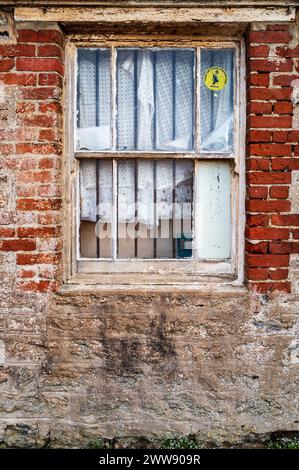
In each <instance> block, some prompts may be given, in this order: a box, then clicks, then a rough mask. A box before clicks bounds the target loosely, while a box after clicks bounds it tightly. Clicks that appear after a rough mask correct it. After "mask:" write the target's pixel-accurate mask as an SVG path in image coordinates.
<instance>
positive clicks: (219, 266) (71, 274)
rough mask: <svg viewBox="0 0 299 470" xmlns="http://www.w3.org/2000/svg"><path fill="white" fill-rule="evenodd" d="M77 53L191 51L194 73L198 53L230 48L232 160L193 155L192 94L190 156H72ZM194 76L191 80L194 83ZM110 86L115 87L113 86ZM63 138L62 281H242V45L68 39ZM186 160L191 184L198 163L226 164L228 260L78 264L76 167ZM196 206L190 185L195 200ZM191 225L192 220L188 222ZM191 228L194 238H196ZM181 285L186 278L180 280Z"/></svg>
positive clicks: (94, 261)
mask: <svg viewBox="0 0 299 470" xmlns="http://www.w3.org/2000/svg"><path fill="white" fill-rule="evenodd" d="M79 47H86V48H92V47H103V48H105V47H109V48H117V47H171V48H175V47H176V48H195V49H196V67H197V68H199V67H200V48H218V49H219V48H234V49H235V51H236V56H235V57H236V66H235V67H236V76H235V113H234V129H235V131H234V135H235V145H234V150H235V153H234V154H224V153H219V154H215V153H208V152H201V151H200V149H199V132H200V126H198V125H197V120H198V117H199V116H200V108H199V106H200V103H199V96H198V95H199V93H198V92H197V96H196V98H195V100H196V116H195V129H196V135H195V141H196V143H197V144H196V149H195V151H188V152H184V153H183V154H182V153H173V152H165V151H163V152H157V151H155V152H153V153H144V152H138V151H130V152H125V151H121V152H119V151H116V152H113V151H108V152H107V151H97V152H93V151H87V152H76V149H75V135H76V119H75V115H76V90H77V87H76V76H77V68H76V67H77V61H76V51H77V48H79ZM112 58H113V60H112V74H115V68H116V67H115V54H113V53H112ZM197 76H198V74H196V77H195V80H196V79H197ZM114 83H115V82H114ZM197 90H199V87H197ZM115 94H116V90H115V85H114V87H113V91H112V98H113V100H112V106H114V103H115ZM65 105H66V113H65V132H66V146H65V155H66V160H65V163H66V178H65V184H66V190H67V194H68V197H67V201H66V207H65V209H66V244H65V246H66V250H65V264H66V270H65V279H66V280H70V279H75V278H76V277H78V275H79V277H81V278H82V277H83V278H84V277H85V276H86V277H89V278H90V276H92V277H93V280H96V278H97V276H102V275H103V274H111V275H115V276H116V275H117V274H120V275H121V273H127V274H131V273H132V274H133V273H139V274H141V276H143V277H148V278H150V277H152V278H153V277H154V278H155V279H158V281H159V282H163V279H165V274H169V275H170V276H171V275H179V276H180V279H182V276H183V277H184V276H187V277H188V279H190V276H192V277H193V276H195V278H196V279H197V278H198V279H199V278H201V277H202V276H203V277H204V278H205V279H206V277H207V276H208V277H209V276H210V277H214V276H216V278H218V279H220V280H223V278H227V279H229V280H231V281H232V280H235V281H236V282H237V283H240V282H242V281H243V264H244V255H243V252H244V234H243V232H244V219H245V217H244V199H245V194H244V193H245V181H244V176H245V170H244V154H245V150H244V147H245V113H246V107H245V54H244V43H243V41H242V39H239V40H236V39H235V38H233V39H230V38H226V39H224V38H221V42H220V41H219V40H214V39H213V40H211V41H210V40H208V39H207V38H203V39H201V38H200V37H196V38H194V37H187V36H182V37H180V36H175V37H171V36H168V37H165V39H164V38H163V39H161V36H159V37H156V36H155V35H153V36H146V38H142V37H141V36H140V35H139V36H137V35H136V36H134V35H130V36H127V35H119V36H117V35H113V37H112V38H108V39H107V37H106V36H104V37H101V36H98V37H97V38H96V39H94V38H93V39H92V41H91V40H84V39H78V38H75V39H72V40H69V41H68V42H67V47H66V94H65ZM136 156H138V158H153V159H154V158H187V159H190V158H191V159H192V160H194V162H195V178H194V179H195V180H196V177H197V174H198V168H199V165H200V161H201V160H209V159H220V160H225V159H227V160H229V161H231V162H232V188H231V194H232V197H231V204H232V206H231V214H232V245H231V246H232V254H231V259H230V260H204V261H203V260H199V259H171V260H167V259H154V260H144V259H134V260H123V259H117V260H113V261H110V260H107V259H106V260H105V259H80V257H79V240H78V221H79V200H78V199H79V197H78V196H79V194H78V187H79V182H78V175H79V161H80V159H83V158H113V157H115V158H136ZM194 199H195V200H196V185H195V195H194ZM194 221H195V224H196V214H195V216H194ZM196 230H197V229H196V226H195V230H194V234H195V235H196ZM186 279H187V278H186Z"/></svg>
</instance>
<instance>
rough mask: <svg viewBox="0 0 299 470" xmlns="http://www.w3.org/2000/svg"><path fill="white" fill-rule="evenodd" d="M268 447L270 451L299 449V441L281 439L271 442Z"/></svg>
mask: <svg viewBox="0 0 299 470" xmlns="http://www.w3.org/2000/svg"><path fill="white" fill-rule="evenodd" d="M268 447H269V449H299V440H298V439H292V440H291V439H280V440H277V441H271V442H270V443H269V446H268Z"/></svg>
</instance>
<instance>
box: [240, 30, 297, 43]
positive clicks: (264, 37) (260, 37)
mask: <svg viewBox="0 0 299 470" xmlns="http://www.w3.org/2000/svg"><path fill="white" fill-rule="evenodd" d="M290 40H291V35H290V33H289V32H288V31H250V33H249V41H250V42H251V43H257V44H273V43H279V44H287V43H288V42H289V41H290Z"/></svg>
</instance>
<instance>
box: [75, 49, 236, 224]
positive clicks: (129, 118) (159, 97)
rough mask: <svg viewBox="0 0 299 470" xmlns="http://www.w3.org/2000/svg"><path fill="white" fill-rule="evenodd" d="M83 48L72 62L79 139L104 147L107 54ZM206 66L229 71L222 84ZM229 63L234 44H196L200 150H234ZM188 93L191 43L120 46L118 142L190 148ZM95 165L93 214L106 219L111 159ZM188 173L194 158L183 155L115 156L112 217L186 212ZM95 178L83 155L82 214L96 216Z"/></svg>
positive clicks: (150, 218)
mask: <svg viewBox="0 0 299 470" xmlns="http://www.w3.org/2000/svg"><path fill="white" fill-rule="evenodd" d="M82 51H83V52H81V53H79V62H78V64H79V86H78V103H79V106H78V126H79V129H78V145H79V148H87V149H89V150H102V149H106V148H109V149H110V148H111V142H110V120H111V117H110V115H111V111H110V109H111V103H110V88H111V87H110V55H109V52H108V51H107V50H98V52H97V51H95V50H82ZM97 54H98V55H97ZM211 66H218V67H222V68H223V69H224V70H225V71H226V73H227V77H228V80H227V84H226V86H225V87H224V88H223V89H222V90H220V91H218V92H215V91H211V90H209V89H208V88H207V87H206V86H205V84H204V80H203V76H204V73H205V72H206V70H207V69H208V68H209V67H211ZM233 67H234V53H233V50H232V49H224V50H220V49H219V50H213V51H212V50H211V49H206V50H203V51H202V54H201V73H202V77H201V103H200V104H201V136H202V149H203V150H207V151H226V152H228V151H231V150H232V147H233V137H232V135H233V134H232V129H233V119H232V116H233ZM97 68H98V70H97ZM97 79H98V82H97ZM97 93H98V95H99V96H98V97H97V96H96V95H97ZM194 93H195V91H194V51H193V50H179V49H176V50H151V49H147V50H141V49H138V50H133V49H118V51H117V116H116V117H117V129H116V132H117V149H118V150H140V151H147V150H148V151H155V150H162V151H163V150H168V151H182V152H183V151H186V150H192V148H193V132H194V129H193V128H194ZM99 165H100V166H99V183H98V184H99V202H100V204H99V206H98V209H97V210H98V216H99V218H100V220H102V221H103V222H111V217H112V164H111V161H110V162H109V161H105V162H104V161H101V162H100V164H99ZM192 172H193V164H192V162H189V161H187V160H184V161H180V162H176V164H175V165H174V163H173V160H159V161H157V162H156V163H154V162H153V161H152V160H151V161H145V160H138V162H137V167H135V162H134V161H132V160H130V161H129V160H125V161H119V162H118V221H119V222H133V221H135V212H136V211H137V220H138V221H139V222H143V223H144V224H146V225H147V226H148V227H151V226H153V225H156V224H157V223H158V219H170V218H173V217H176V218H177V217H179V213H181V209H182V207H184V211H185V214H182V217H184V218H188V217H191V202H192ZM135 180H136V181H135ZM96 184H97V183H96V162H94V161H84V162H83V161H82V162H81V165H80V187H81V218H82V219H83V220H92V221H96V193H97V191H96ZM154 187H155V189H156V194H155V195H154ZM173 194H175V198H174V197H173ZM154 196H155V197H156V202H157V206H156V211H154V206H153V203H154ZM174 199H175V201H174ZM135 202H137V206H136V207H135ZM174 202H175V203H176V204H175V205H174V204H173V203H174ZM109 208H110V209H109ZM155 218H156V219H155Z"/></svg>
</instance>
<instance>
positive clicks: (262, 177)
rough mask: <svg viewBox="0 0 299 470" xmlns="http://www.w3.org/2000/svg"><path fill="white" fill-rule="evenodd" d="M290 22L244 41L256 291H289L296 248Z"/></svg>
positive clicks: (297, 159)
mask: <svg viewBox="0 0 299 470" xmlns="http://www.w3.org/2000/svg"><path fill="white" fill-rule="evenodd" d="M291 40H292V36H291V33H290V28H289V26H288V25H268V26H267V28H266V30H264V31H253V30H251V31H250V32H249V34H248V44H247V46H248V47H247V59H248V60H247V77H248V87H247V99H248V102H247V109H248V119H247V160H246V168H247V201H246V209H247V223H246V234H245V236H246V273H247V280H248V285H249V286H250V287H253V288H255V289H257V290H258V291H260V292H266V291H269V290H270V291H271V290H279V291H286V292H289V291H290V290H291V283H290V281H289V280H288V274H289V269H288V268H289V263H290V254H291V253H298V252H299V240H298V226H299V214H292V213H290V211H291V202H290V200H289V189H290V184H291V181H292V171H293V170H299V145H298V141H299V129H298V130H295V129H294V124H293V103H292V101H291V94H292V86H291V84H292V81H293V80H294V79H296V78H299V46H298V45H297V47H295V46H294V45H292V47H291Z"/></svg>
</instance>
